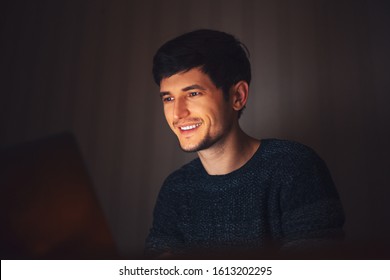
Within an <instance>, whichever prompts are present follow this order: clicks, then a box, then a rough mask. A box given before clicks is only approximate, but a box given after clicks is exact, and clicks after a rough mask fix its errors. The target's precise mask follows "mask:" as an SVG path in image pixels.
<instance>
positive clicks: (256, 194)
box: [146, 30, 344, 256]
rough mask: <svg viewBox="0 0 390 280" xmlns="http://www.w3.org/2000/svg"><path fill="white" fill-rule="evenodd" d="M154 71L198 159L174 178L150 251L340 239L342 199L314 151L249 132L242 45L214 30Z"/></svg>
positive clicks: (174, 124) (182, 40)
mask: <svg viewBox="0 0 390 280" xmlns="http://www.w3.org/2000/svg"><path fill="white" fill-rule="evenodd" d="M153 75H154V79H155V82H156V83H157V84H158V85H159V86H160V95H161V99H162V103H163V106H164V114H165V118H166V120H167V122H168V124H169V126H170V128H171V129H172V131H173V132H174V133H175V134H176V136H177V138H178V140H179V143H180V146H181V148H182V149H183V150H184V151H186V152H197V154H198V158H197V159H195V160H193V161H191V162H190V163H188V164H186V165H184V166H183V167H182V168H180V169H179V170H177V171H175V172H173V173H172V174H171V175H169V176H168V178H167V179H166V180H165V182H164V184H163V186H162V188H161V190H160V193H159V196H158V199H157V202H156V206H155V210H154V221H153V226H152V229H151V230H150V233H149V236H148V238H147V240H146V250H147V251H148V252H149V253H151V254H152V255H155V256H169V255H172V254H173V255H175V254H180V253H194V252H196V253H198V252H202V253H206V252H215V251H217V252H220V250H221V251H222V252H225V251H226V250H234V251H241V252H242V251H246V250H258V251H261V249H264V248H269V247H270V246H272V247H275V248H277V249H278V250H279V249H282V250H284V249H286V248H301V247H310V246H316V244H321V241H323V240H329V239H330V238H333V237H335V236H340V235H341V233H342V229H341V228H342V225H343V223H344V217H343V212H342V207H341V203H340V200H339V198H338V194H337V191H336V189H335V187H334V184H333V181H332V179H331V176H330V174H329V171H328V169H327V167H326V165H325V164H324V162H323V161H322V160H321V159H320V158H319V157H318V156H317V155H316V154H315V153H314V151H312V150H311V149H310V148H308V147H306V146H304V145H302V144H299V143H296V142H290V141H283V140H275V139H263V140H261V141H260V140H258V139H255V138H252V137H250V136H249V135H247V134H246V133H245V132H244V131H243V130H242V129H241V128H240V125H239V121H238V120H239V118H240V115H241V113H242V111H243V110H244V108H245V105H246V103H247V100H248V92H249V84H250V80H251V70H250V63H249V60H248V57H247V52H246V48H245V47H244V45H243V44H242V43H241V42H239V41H238V40H237V39H236V38H234V37H233V36H232V35H229V34H226V33H223V32H219V31H213V30H197V31H193V32H190V33H187V34H184V35H182V36H179V37H177V38H175V39H173V40H171V41H169V42H167V43H165V44H164V45H163V46H162V47H161V48H160V49H159V50H158V51H157V53H156V55H155V57H154V61H153Z"/></svg>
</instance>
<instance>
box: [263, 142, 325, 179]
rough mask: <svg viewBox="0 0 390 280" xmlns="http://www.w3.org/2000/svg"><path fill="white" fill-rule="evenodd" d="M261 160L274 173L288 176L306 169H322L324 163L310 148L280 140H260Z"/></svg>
mask: <svg viewBox="0 0 390 280" xmlns="http://www.w3.org/2000/svg"><path fill="white" fill-rule="evenodd" d="M261 145H262V147H261V149H262V159H263V160H264V161H265V162H266V163H267V165H268V166H270V168H275V169H274V171H277V170H279V171H281V172H283V173H284V174H288V173H289V171H291V172H294V171H297V169H298V170H300V171H302V170H305V169H308V168H310V169H311V168H314V167H320V168H321V169H322V168H324V167H325V166H324V165H325V163H324V161H323V160H322V159H321V158H320V156H319V155H318V154H317V153H316V152H315V151H314V150H313V149H312V148H310V147H308V146H306V145H304V144H301V143H299V142H295V141H290V140H280V139H264V140H262V144H261Z"/></svg>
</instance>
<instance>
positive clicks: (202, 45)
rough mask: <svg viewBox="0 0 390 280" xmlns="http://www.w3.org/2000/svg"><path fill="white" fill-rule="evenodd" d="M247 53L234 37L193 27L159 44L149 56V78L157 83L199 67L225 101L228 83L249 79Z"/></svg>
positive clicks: (232, 83) (229, 85)
mask: <svg viewBox="0 0 390 280" xmlns="http://www.w3.org/2000/svg"><path fill="white" fill-rule="evenodd" d="M248 56H249V52H248V49H247V48H246V46H245V45H244V44H243V43H241V42H240V41H239V40H238V39H236V38H235V37H234V36H232V35H230V34H227V33H225V32H221V31H215V30H208V29H201V30H196V31H192V32H189V33H185V34H183V35H181V36H179V37H176V38H174V39H172V40H170V41H168V42H166V43H165V44H164V45H162V46H161V47H160V49H159V50H158V51H157V53H156V54H155V56H154V59H153V78H154V81H155V82H156V84H157V85H160V82H161V80H162V79H164V78H168V77H170V76H172V75H174V74H177V73H180V72H186V71H189V70H191V69H193V68H195V67H200V69H201V71H203V72H204V73H205V74H207V75H208V76H209V77H210V79H211V81H212V82H213V83H214V84H215V86H216V87H217V88H220V89H222V91H223V93H224V96H225V99H226V100H228V99H229V89H230V87H231V86H232V85H234V84H236V83H237V82H239V81H242V80H243V81H246V82H247V83H248V84H249V83H250V81H251V67H250V62H249V59H248ZM240 114H241V112H240V113H239V115H240Z"/></svg>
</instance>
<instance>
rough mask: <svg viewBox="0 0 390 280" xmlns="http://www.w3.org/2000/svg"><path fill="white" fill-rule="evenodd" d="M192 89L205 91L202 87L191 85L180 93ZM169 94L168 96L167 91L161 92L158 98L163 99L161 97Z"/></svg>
mask: <svg viewBox="0 0 390 280" xmlns="http://www.w3.org/2000/svg"><path fill="white" fill-rule="evenodd" d="M193 89H199V90H206V89H205V88H204V87H202V86H200V85H198V84H193V85H190V86H188V87H185V88H182V89H181V91H189V90H193ZM169 94H170V92H169V91H162V92H160V97H163V96H165V95H169Z"/></svg>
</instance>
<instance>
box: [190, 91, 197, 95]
mask: <svg viewBox="0 0 390 280" xmlns="http://www.w3.org/2000/svg"><path fill="white" fill-rule="evenodd" d="M189 95H190V96H197V95H200V92H197V91H194V92H190V93H189Z"/></svg>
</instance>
